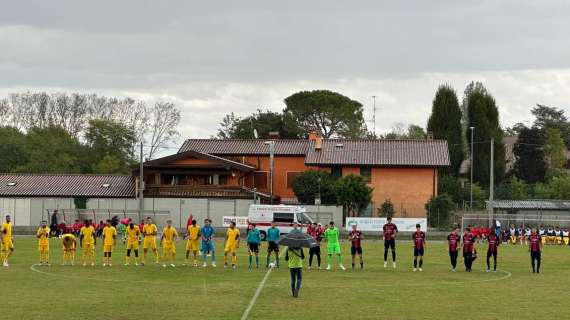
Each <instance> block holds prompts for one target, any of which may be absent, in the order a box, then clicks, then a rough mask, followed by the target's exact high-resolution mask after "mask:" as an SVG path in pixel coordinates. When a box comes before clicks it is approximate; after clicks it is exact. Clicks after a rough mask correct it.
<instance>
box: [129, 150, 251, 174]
mask: <svg viewBox="0 0 570 320" xmlns="http://www.w3.org/2000/svg"><path fill="white" fill-rule="evenodd" d="M189 156H190V157H195V158H199V159H206V160H211V161H212V162H215V163H217V164H219V165H218V167H222V168H234V169H237V170H241V171H246V172H249V171H253V170H255V167H252V166H250V165H247V164H245V163H240V162H236V161H232V160H228V159H225V158H222V157H218V156H215V155H212V154H207V153H205V152H201V151H195V150H188V151H183V152H178V153H176V154H173V155H170V156H166V157H162V158H158V159H155V160H150V161H147V162H145V163H144V166H145V167H147V166H148V167H152V166H155V167H159V166H161V165H166V166H172V167H179V168H180V167H184V164H177V165H171V164H170V163H171V162H172V161H176V160H179V159H185V158H187V157H189ZM213 167H216V166H215V165H214V166H213ZM135 171H138V169H136V170H135Z"/></svg>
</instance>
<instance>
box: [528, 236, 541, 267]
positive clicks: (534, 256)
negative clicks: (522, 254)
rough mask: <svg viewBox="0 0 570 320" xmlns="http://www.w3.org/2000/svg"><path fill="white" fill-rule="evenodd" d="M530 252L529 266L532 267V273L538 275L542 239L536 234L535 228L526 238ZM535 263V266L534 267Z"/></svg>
mask: <svg viewBox="0 0 570 320" xmlns="http://www.w3.org/2000/svg"><path fill="white" fill-rule="evenodd" d="M528 243H529V248H528V251H529V252H530V264H531V265H532V273H535V272H536V273H540V258H541V249H542V239H541V238H540V235H539V234H538V233H537V232H536V228H532V231H531V234H530V236H529V237H528ZM535 263H536V266H535Z"/></svg>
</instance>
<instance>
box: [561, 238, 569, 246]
mask: <svg viewBox="0 0 570 320" xmlns="http://www.w3.org/2000/svg"><path fill="white" fill-rule="evenodd" d="M562 240H564V244H565V245H568V242H570V238H568V237H564V238H562Z"/></svg>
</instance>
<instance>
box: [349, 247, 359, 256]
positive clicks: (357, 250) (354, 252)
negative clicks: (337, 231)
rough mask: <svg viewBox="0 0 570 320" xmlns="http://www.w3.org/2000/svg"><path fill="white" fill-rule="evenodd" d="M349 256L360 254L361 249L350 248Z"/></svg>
mask: <svg viewBox="0 0 570 320" xmlns="http://www.w3.org/2000/svg"><path fill="white" fill-rule="evenodd" d="M350 254H351V255H355V254H362V247H350Z"/></svg>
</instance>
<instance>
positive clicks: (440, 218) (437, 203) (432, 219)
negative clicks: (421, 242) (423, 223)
mask: <svg viewBox="0 0 570 320" xmlns="http://www.w3.org/2000/svg"><path fill="white" fill-rule="evenodd" d="M425 208H426V211H427V217H428V221H429V225H430V226H432V227H436V228H442V227H444V228H445V227H448V226H449V218H450V217H451V214H452V213H453V210H454V209H455V205H454V203H453V199H452V198H451V196H450V195H449V194H447V193H441V194H439V195H438V196H436V197H433V198H431V199H430V200H429V201H428V202H427V203H426V205H425Z"/></svg>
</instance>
